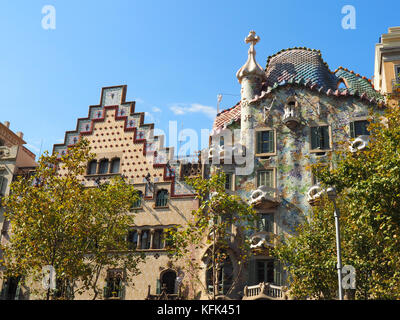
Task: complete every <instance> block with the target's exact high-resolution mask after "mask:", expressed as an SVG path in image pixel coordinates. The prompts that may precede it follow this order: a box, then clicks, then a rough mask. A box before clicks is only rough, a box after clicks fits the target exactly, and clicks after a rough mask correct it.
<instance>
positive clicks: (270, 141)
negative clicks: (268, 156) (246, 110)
mask: <svg viewBox="0 0 400 320" xmlns="http://www.w3.org/2000/svg"><path fill="white" fill-rule="evenodd" d="M268 138H269V139H268V149H269V150H268V152H270V153H273V152H274V149H275V148H274V147H275V146H274V131H272V130H271V131H269V135H268Z"/></svg>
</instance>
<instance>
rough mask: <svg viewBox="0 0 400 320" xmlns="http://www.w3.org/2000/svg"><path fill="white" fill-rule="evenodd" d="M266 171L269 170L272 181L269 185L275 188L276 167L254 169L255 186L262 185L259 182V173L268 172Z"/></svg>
mask: <svg viewBox="0 0 400 320" xmlns="http://www.w3.org/2000/svg"><path fill="white" fill-rule="evenodd" d="M268 171H269V172H271V182H272V185H271V186H269V187H270V188H273V189H275V188H276V168H263V169H260V170H257V171H256V186H257V188H258V187H260V186H262V184H260V179H259V175H260V173H262V172H268ZM267 187H268V186H267Z"/></svg>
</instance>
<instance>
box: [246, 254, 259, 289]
mask: <svg viewBox="0 0 400 320" xmlns="http://www.w3.org/2000/svg"><path fill="white" fill-rule="evenodd" d="M247 279H248V280H247V281H248V285H249V286H253V285H255V284H257V283H256V260H255V259H254V258H253V259H252V258H250V260H249V264H248V277H247Z"/></svg>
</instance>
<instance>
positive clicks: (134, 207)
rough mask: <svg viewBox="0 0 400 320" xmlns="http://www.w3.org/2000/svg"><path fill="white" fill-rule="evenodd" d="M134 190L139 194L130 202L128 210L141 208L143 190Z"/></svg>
mask: <svg viewBox="0 0 400 320" xmlns="http://www.w3.org/2000/svg"><path fill="white" fill-rule="evenodd" d="M136 192H137V194H138V195H139V199H138V200H136V201H135V202H132V203H131V207H130V210H137V209H142V208H143V200H144V192H143V191H142V190H136ZM137 203H139V205H138V206H134V205H135V204H137Z"/></svg>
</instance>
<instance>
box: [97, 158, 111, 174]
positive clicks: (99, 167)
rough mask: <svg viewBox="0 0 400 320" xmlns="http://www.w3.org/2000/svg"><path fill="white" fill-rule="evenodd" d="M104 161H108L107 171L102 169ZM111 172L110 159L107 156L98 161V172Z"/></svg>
mask: <svg viewBox="0 0 400 320" xmlns="http://www.w3.org/2000/svg"><path fill="white" fill-rule="evenodd" d="M102 163H107V168H106V170H105V171H106V172H101V169H102V167H101V165H102ZM109 172H110V160H108V159H107V158H103V159H100V160H99V161H98V166H97V174H103V175H104V174H108V173H109Z"/></svg>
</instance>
